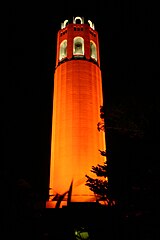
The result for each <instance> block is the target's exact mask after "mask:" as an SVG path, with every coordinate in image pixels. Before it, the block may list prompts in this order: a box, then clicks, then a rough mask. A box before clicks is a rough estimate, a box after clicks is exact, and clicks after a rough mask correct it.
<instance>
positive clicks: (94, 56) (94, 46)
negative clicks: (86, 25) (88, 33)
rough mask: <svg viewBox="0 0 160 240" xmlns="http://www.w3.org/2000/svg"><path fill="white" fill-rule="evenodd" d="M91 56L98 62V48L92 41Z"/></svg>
mask: <svg viewBox="0 0 160 240" xmlns="http://www.w3.org/2000/svg"><path fill="white" fill-rule="evenodd" d="M90 54H91V58H93V59H95V60H96V61H97V47H96V44H95V43H94V42H93V41H90Z"/></svg>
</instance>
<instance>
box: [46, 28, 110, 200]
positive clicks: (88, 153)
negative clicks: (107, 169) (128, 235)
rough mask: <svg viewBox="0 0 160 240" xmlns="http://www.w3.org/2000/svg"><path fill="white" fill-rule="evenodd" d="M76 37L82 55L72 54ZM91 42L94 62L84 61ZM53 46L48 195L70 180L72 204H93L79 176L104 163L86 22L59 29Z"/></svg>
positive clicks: (98, 83)
mask: <svg viewBox="0 0 160 240" xmlns="http://www.w3.org/2000/svg"><path fill="white" fill-rule="evenodd" d="M79 25H81V26H79ZM77 29H83V30H77ZM63 32H64V33H63ZM65 35H66V36H65ZM77 35H78V37H79V36H80V37H83V40H84V54H83V56H77V55H76V56H74V55H73V51H74V49H73V41H74V38H75V36H77ZM93 38H94V43H95V44H96V48H97V59H96V61H95V59H94V60H93V59H91V57H90V54H91V52H90V51H91V50H90V41H91V40H92V39H93ZM65 39H66V40H67V52H66V56H65V57H64V59H59V54H60V44H61V43H62V42H63V41H64V40H65ZM65 44H66V43H65ZM57 45H58V46H57V58H56V70H55V74H54V94H53V97H54V99H53V119H52V142H51V163H50V189H51V190H50V194H51V195H55V194H56V193H59V194H62V193H64V192H65V191H67V190H68V189H69V186H70V184H71V181H72V180H73V189H72V201H77V202H81V201H82V202H88V201H95V197H94V194H93V192H91V191H90V190H89V188H88V187H87V186H85V183H86V177H85V175H86V174H87V175H90V176H91V177H92V176H93V177H95V174H93V175H92V173H91V171H90V170H91V168H92V166H96V165H97V164H98V163H99V164H103V162H104V160H105V159H104V157H103V156H101V154H100V153H99V151H98V150H99V149H100V150H105V135H104V133H103V132H99V131H98V130H97V123H98V122H99V121H100V106H102V105H103V95H102V78H101V70H100V67H99V64H100V60H99V46H98V36H97V33H96V32H95V31H93V29H91V28H90V26H89V25H87V24H69V25H68V26H67V27H66V28H64V29H63V30H62V31H61V30H60V31H59V33H58V37H57ZM64 46H66V45H64Z"/></svg>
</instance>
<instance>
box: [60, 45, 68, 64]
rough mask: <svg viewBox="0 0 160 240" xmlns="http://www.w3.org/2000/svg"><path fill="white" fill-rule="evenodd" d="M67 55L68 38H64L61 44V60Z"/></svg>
mask: <svg viewBox="0 0 160 240" xmlns="http://www.w3.org/2000/svg"><path fill="white" fill-rule="evenodd" d="M65 57H67V40H63V41H62V42H61V44H60V53H59V60H62V59H63V58H65Z"/></svg>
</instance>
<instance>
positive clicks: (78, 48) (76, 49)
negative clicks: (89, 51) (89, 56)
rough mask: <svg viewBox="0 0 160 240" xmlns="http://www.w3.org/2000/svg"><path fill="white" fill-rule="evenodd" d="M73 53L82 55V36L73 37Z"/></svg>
mask: <svg viewBox="0 0 160 240" xmlns="http://www.w3.org/2000/svg"><path fill="white" fill-rule="evenodd" d="M73 54H74V55H84V39H83V38H82V37H75V38H74V40H73Z"/></svg>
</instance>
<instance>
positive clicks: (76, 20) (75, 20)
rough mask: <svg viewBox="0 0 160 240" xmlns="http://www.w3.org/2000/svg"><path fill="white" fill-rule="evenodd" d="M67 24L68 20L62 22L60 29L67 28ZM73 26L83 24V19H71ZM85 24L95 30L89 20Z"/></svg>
mask: <svg viewBox="0 0 160 240" xmlns="http://www.w3.org/2000/svg"><path fill="white" fill-rule="evenodd" d="M68 23H69V21H68V20H64V22H62V23H61V29H63V28H65V27H66V26H67V24H68ZM72 23H73V24H84V23H85V21H84V17H78V16H77V17H73V22H72ZM87 23H88V24H89V26H90V27H91V28H92V29H93V30H95V26H94V23H92V22H91V20H88V21H87Z"/></svg>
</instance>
